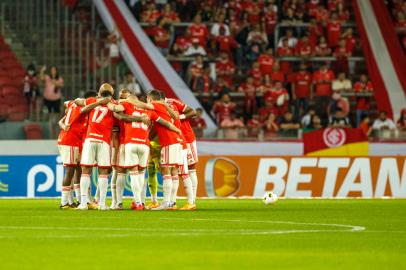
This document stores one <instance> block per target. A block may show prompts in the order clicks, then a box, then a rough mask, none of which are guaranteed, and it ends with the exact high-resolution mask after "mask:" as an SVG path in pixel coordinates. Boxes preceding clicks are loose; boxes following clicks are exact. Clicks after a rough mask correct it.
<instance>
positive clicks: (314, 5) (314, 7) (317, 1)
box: [307, 0, 320, 17]
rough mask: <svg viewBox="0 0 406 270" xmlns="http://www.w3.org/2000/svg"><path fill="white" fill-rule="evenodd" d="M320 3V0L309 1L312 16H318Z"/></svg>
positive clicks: (308, 5)
mask: <svg viewBox="0 0 406 270" xmlns="http://www.w3.org/2000/svg"><path fill="white" fill-rule="evenodd" d="M319 5H320V0H310V1H309V3H307V10H308V12H309V16H310V17H314V16H316V13H317V9H318V7H319Z"/></svg>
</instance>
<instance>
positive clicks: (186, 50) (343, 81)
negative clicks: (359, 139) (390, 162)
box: [128, 0, 373, 137]
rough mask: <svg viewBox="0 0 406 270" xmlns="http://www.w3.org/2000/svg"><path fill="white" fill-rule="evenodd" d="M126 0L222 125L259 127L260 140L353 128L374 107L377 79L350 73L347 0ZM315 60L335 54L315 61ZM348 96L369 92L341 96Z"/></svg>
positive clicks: (353, 42)
mask: <svg viewBox="0 0 406 270" xmlns="http://www.w3.org/2000/svg"><path fill="white" fill-rule="evenodd" d="M128 4H129V6H130V8H131V9H132V11H133V13H134V15H135V16H136V17H137V19H138V20H139V21H140V22H142V23H144V24H143V25H144V30H145V32H146V33H147V34H148V35H149V36H150V37H151V39H152V40H154V42H155V44H156V46H157V48H158V49H159V50H160V51H161V52H162V53H163V54H164V55H166V56H167V58H168V59H169V60H170V62H171V64H172V65H173V67H174V68H175V70H177V71H178V73H179V74H180V75H181V76H182V77H183V78H184V79H185V81H186V82H187V83H188V84H189V86H190V87H191V89H192V90H193V91H195V92H196V94H197V96H199V98H200V101H201V103H202V105H203V107H204V108H205V109H206V110H207V111H208V112H211V113H212V115H213V116H214V118H215V119H216V122H217V124H218V125H219V126H221V127H224V128H227V129H230V127H235V128H237V127H240V126H246V127H250V130H251V131H250V132H254V131H255V130H260V129H262V128H263V129H264V130H265V134H266V136H274V135H275V134H276V133H278V134H281V132H282V133H293V132H294V131H297V130H298V129H299V128H301V127H302V128H304V129H305V130H311V129H314V128H317V127H322V126H328V125H334V126H346V127H347V126H348V127H350V126H359V125H360V123H361V120H362V119H363V118H364V117H365V116H367V115H368V112H369V111H370V109H371V100H370V99H371V94H372V93H373V85H372V84H371V82H370V81H369V79H368V76H367V75H366V74H354V65H351V64H350V63H349V61H348V58H349V57H351V56H354V55H356V54H358V53H359V52H360V46H359V41H358V39H357V37H356V36H354V33H353V29H352V28H350V27H348V24H347V23H348V22H349V20H350V12H349V10H348V6H349V2H348V1H343V0H327V1H322V0H311V1H303V0H296V1H295V0H286V1H274V0H267V1H263V0H251V1H242V0H241V1H239V0H234V1H128ZM179 22H189V24H181V25H179V24H178V25H177V23H179ZM281 23H282V24H283V25H285V26H286V25H287V27H281V28H279V30H280V31H279V39H278V40H275V35H274V32H275V29H276V27H277V24H281ZM301 23H306V24H302V25H300V24H301ZM174 26H176V27H174ZM315 56H319V57H331V56H333V57H335V58H334V59H335V60H334V61H331V62H327V61H324V62H321V61H319V62H316V61H312V57H315ZM280 57H297V58H299V61H296V62H294V61H287V60H288V59H286V58H285V59H284V58H280ZM185 59H188V60H190V61H184V60H185ZM185 63H186V64H185ZM354 92H357V93H367V94H365V95H357V96H356V97H350V98H348V97H347V96H348V95H346V94H347V93H354ZM235 93H240V95H243V96H244V101H243V104H240V105H241V106H238V104H236V101H235V100H234V99H235V98H234V97H235ZM368 93H371V94H369V95H368ZM349 99H350V100H349ZM350 101H355V108H351V109H350ZM236 114H240V116H242V119H240V117H238V116H237V115H236ZM309 115H312V117H311V119H309ZM313 115H314V116H313ZM349 116H352V117H351V119H350V118H349ZM303 118H306V119H308V120H306V121H303ZM241 120H242V121H241ZM253 130H254V131H253ZM227 133H228V132H227ZM254 133H255V132H254ZM235 135H236V134H233V133H232V134H231V135H230V136H228V137H233V136H235ZM251 135H253V134H251Z"/></svg>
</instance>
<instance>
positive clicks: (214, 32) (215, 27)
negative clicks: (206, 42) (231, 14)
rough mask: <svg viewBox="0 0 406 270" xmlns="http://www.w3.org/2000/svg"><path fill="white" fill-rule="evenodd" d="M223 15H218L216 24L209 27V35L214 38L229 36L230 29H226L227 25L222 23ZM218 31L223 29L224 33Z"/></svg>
mask: <svg viewBox="0 0 406 270" xmlns="http://www.w3.org/2000/svg"><path fill="white" fill-rule="evenodd" d="M225 18H226V17H225V15H224V14H220V15H219V16H218V18H217V20H216V21H217V22H215V23H214V24H213V26H212V27H211V30H210V34H211V35H212V36H213V37H214V38H216V37H218V36H219V35H223V36H229V35H230V28H229V27H228V25H227V24H226V23H225V22H224V20H225ZM220 29H223V30H224V32H223V33H220Z"/></svg>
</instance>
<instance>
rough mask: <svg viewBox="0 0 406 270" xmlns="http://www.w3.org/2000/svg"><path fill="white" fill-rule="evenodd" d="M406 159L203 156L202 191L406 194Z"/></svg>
mask: <svg viewBox="0 0 406 270" xmlns="http://www.w3.org/2000/svg"><path fill="white" fill-rule="evenodd" d="M405 162H406V159H405V157H404V156H397V157H389V156H387V157H331V156H326V157H309V156H301V157H297V156H295V157H273V156H269V157H266V156H200V157H199V163H198V166H197V172H198V178H199V187H198V196H205V197H230V196H237V197H242V196H248V197H262V195H263V194H264V193H265V192H266V191H274V192H275V193H277V194H278V195H280V196H285V197H290V198H296V197H297V198H307V197H309V198H310V197H322V198H346V197H363V198H373V197H384V196H389V197H396V198H405V197H406V167H405Z"/></svg>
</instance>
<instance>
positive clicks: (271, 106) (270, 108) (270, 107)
mask: <svg viewBox="0 0 406 270" xmlns="http://www.w3.org/2000/svg"><path fill="white" fill-rule="evenodd" d="M270 113H273V114H275V115H276V117H278V109H277V108H276V107H275V102H274V101H273V100H272V99H266V100H265V104H264V106H263V107H261V108H259V109H258V114H259V121H261V122H264V121H265V120H266V118H267V117H268V115H269V114H270Z"/></svg>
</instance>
